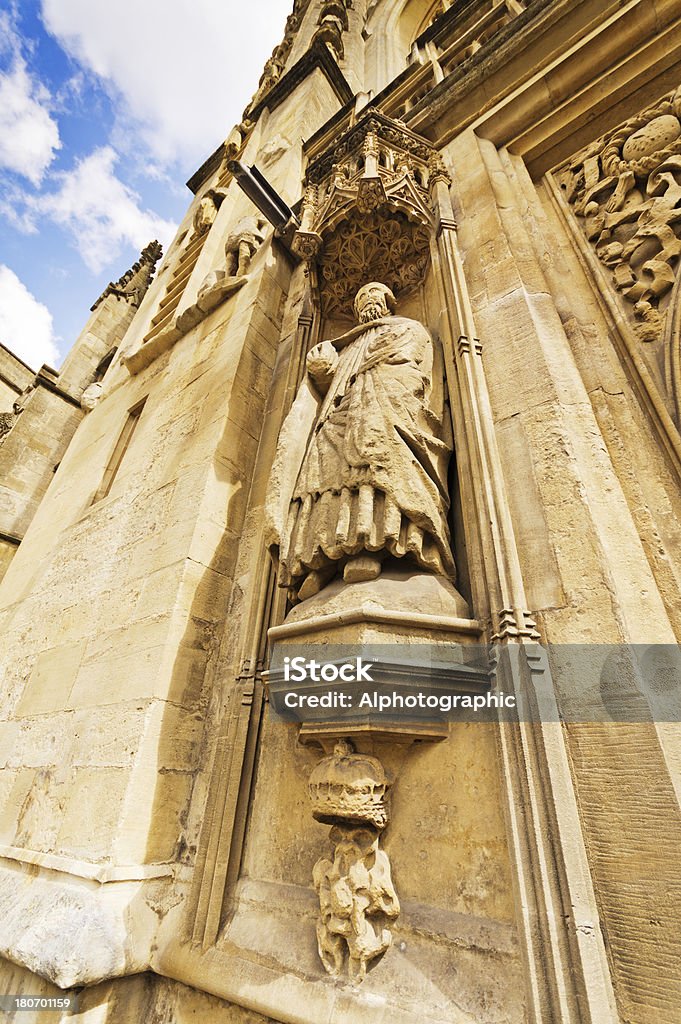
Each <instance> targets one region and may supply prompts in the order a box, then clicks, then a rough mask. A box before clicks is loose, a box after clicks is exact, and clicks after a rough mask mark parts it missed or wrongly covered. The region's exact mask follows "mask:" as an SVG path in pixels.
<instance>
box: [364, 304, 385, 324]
mask: <svg viewBox="0 0 681 1024" xmlns="http://www.w3.org/2000/svg"><path fill="white" fill-rule="evenodd" d="M387 314H388V309H387V307H386V306H384V305H382V304H381V303H380V302H369V303H367V305H366V306H364V308H363V309H362V311H361V312H360V314H359V322H360V323H361V324H366V323H369V322H370V321H371V320H380V319H381V317H382V316H387Z"/></svg>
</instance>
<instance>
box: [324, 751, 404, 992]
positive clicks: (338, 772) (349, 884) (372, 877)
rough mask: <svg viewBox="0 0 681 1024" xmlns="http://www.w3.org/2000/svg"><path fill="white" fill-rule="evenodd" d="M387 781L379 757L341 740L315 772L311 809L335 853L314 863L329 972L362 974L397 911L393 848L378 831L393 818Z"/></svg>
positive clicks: (383, 944)
mask: <svg viewBox="0 0 681 1024" xmlns="http://www.w3.org/2000/svg"><path fill="white" fill-rule="evenodd" d="M389 788H390V783H389V781H388V778H387V776H386V774H385V771H384V768H383V765H382V764H381V762H380V761H379V760H378V758H377V757H370V756H369V755H367V754H359V753H357V752H356V751H355V748H354V746H353V744H352V743H351V742H350V740H347V739H342V740H339V741H338V742H337V743H336V745H335V748H334V751H333V753H332V754H331V755H330V756H328V757H325V758H323V760H321V761H320V762H319V764H318V765H317V766H316V768H314V769H313V771H312V774H311V776H310V782H309V792H310V798H311V800H312V805H313V810H312V815H313V817H314V818H315V819H316V820H317V821H321V822H323V823H324V824H327V825H332V826H333V827H332V829H331V834H330V838H331V841H332V843H333V853H332V856H331V859H328V858H326V857H322V858H321V859H320V860H318V861H317V863H316V864H315V866H314V868H313V872H312V876H313V881H314V887H315V889H316V891H317V894H318V896H319V912H320V916H319V920H318V922H317V945H318V949H319V956H320V957H321V960H322V963H323V964H324V968H325V969H326V971H328V973H329V974H331V975H334V976H338V975H340V974H342V973H343V972H344V971H345V970H346V969H347V972H348V974H349V976H350V978H351V979H352V980H353V981H355V982H359V981H361V980H362V979H363V978H364V977H365V975H366V972H367V968H368V966H369V964H370V963H371V962H372V961H373V960H375V959H376V958H377V957H379V956H381V955H382V954H383V953H385V951H386V950H387V949H389V947H390V945H391V943H392V933H391V931H390V928H389V927H388V925H389V923H390V922H391V921H394V920H395V919H396V918H397V916H398V915H399V913H400V902H399V899H398V897H397V893H396V892H395V888H394V886H393V882H392V877H391V871H390V861H389V859H388V855H387V854H386V853H385V851H384V850H382V849H381V848H380V845H379V837H380V833H381V832H382V831H383V829H384V828H385V827H386V825H387V823H388V807H387V795H388V790H389Z"/></svg>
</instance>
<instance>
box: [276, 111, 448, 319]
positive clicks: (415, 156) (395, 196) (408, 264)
mask: <svg viewBox="0 0 681 1024" xmlns="http://www.w3.org/2000/svg"><path fill="white" fill-rule="evenodd" d="M442 174H445V175H446V172H445V171H444V169H443V168H442V167H441V166H440V165H439V164H438V160H437V153H436V152H435V150H433V149H432V147H431V146H429V145H428V143H426V142H425V140H423V139H421V138H419V136H417V135H415V134H414V133H413V132H410V131H409V129H407V128H406V126H405V125H403V124H402V123H401V122H399V121H394V120H392V119H391V118H388V117H385V116H384V115H382V114H379V113H378V112H376V111H373V110H369V111H368V112H367V113H365V114H364V115H363V117H362V118H360V120H359V121H358V122H357V124H355V125H353V126H352V127H351V128H349V129H348V130H347V131H346V132H344V133H343V134H342V135H341V136H340V138H339V139H335V140H334V141H333V145H332V146H331V145H330V146H329V148H328V151H325V152H323V153H322V154H321V155H320V156H318V157H317V158H316V159H315V160H313V162H312V163H311V164H310V167H309V169H308V174H307V179H306V180H307V187H306V191H305V197H304V200H303V205H302V211H301V227H300V230H299V231H298V232H297V233H296V235H295V237H294V239H293V244H292V248H293V250H294V251H295V252H297V253H298V255H299V256H301V257H302V258H304V259H306V260H308V261H310V262H312V263H316V266H317V270H318V272H319V273H318V280H319V288H320V295H321V301H322V308H323V311H324V313H325V314H326V315H327V316H330V317H334V318H346V317H347V318H350V317H351V316H352V298H353V297H354V294H355V292H356V291H357V287H358V286H359V284H361V283H362V282H363V281H366V280H372V279H373V280H379V281H382V282H383V283H384V284H386V285H388V286H389V287H390V288H391V290H392V291H393V292H394V293H395V295H397V296H399V295H400V294H404V293H406V292H408V291H411V290H412V289H413V288H415V287H417V286H418V285H419V284H421V282H422V281H423V278H424V276H425V272H426V268H427V265H428V252H429V245H430V241H429V239H430V235H431V233H432V227H433V212H432V209H431V205H430V195H429V187H430V183H431V180H432V179H433V177H434V175H442Z"/></svg>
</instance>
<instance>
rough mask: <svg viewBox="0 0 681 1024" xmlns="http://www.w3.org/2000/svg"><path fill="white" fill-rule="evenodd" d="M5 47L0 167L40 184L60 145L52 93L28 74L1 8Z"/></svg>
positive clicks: (0, 86)
mask: <svg viewBox="0 0 681 1024" xmlns="http://www.w3.org/2000/svg"><path fill="white" fill-rule="evenodd" d="M0 38H1V39H2V51H3V52H4V53H5V54H9V55H10V67H9V68H8V69H7V70H5V71H0V167H5V168H7V169H8V170H10V171H14V172H15V173H17V174H21V175H23V177H25V178H28V180H29V181H30V182H32V184H34V185H39V184H40V182H41V180H42V178H43V175H44V173H45V171H46V169H47V168H48V167H49V165H50V163H51V162H52V160H53V159H54V156H55V152H56V150H58V149H59V148H60V146H61V142H60V141H59V129H58V127H57V123H56V122H55V121H54V120H53V119H52V117H51V115H50V111H49V104H50V100H51V97H50V93H49V92H48V90H47V89H46V88H45V86H44V85H42V84H41V82H40V81H39V80H38V79H37V78H35V77H34V76H33V75H31V74H29V72H28V69H27V67H26V61H25V60H24V58H23V56H22V53H21V44H20V41H19V38H18V36H17V34H16V31H15V29H14V24H13V21H12V19H11V18H10V15H9V14H8V13H7V12H6V11H0Z"/></svg>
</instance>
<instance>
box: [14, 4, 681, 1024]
mask: <svg viewBox="0 0 681 1024" xmlns="http://www.w3.org/2000/svg"><path fill="white" fill-rule="evenodd" d="M254 84H255V83H254ZM680 85H681V0H631V2H630V3H627V4H621V3H619V2H616V0H528V2H524V0H503V2H492V0H465V2H463V3H456V4H448V3H446V2H443V0H438V2H436V3H432V2H430V0H399V2H393V0H371V2H369V0H353V2H352V3H349V2H345V0H343V2H340V0H339V2H330V0H307V2H305V0H302V2H298V0H296V3H295V5H294V9H293V11H292V14H291V17H290V18H289V20H288V22H287V26H286V34H285V38H284V40H283V41H282V44H281V45H280V46H279V47H277V48H276V49H275V51H274V53H273V55H272V58H271V59H270V60H269V61H268V64H267V67H266V68H265V71H264V73H263V76H262V78H261V79H260V83H259V85H258V87H257V90H256V92H255V95H254V98H253V100H252V101H251V103H250V104H249V106H248V108H247V109H246V111H244V115H243V120H242V122H241V123H240V124H239V125H238V126H237V127H236V128H234V129H232V130H230V131H229V132H228V134H227V137H226V141H225V142H224V143H223V144H222V145H221V146H220V147H219V148H218V149H217V150H216V152H215V153H214V154H212V155H211V156H210V157H209V158H208V159H207V160H206V162H205V163H204V164H203V166H202V167H201V168H200V169H199V170H198V171H197V172H196V174H195V175H194V176H193V177H192V179H191V181H190V182H189V185H190V188H191V191H192V193H193V195H194V198H193V200H192V202H191V204H190V206H189V209H188V211H187V214H186V217H185V219H184V221H183V223H182V224H181V225H180V227H179V229H178V234H177V237H176V239H175V241H174V242H173V244H172V245H171V247H170V249H169V251H168V253H167V254H166V255H165V257H164V259H163V262H162V263H161V264H160V266H159V270H158V273H157V274H156V276H155V278H154V280H153V281H152V280H151V270H150V269H149V263H150V260H152V259H153V258H154V257H157V255H158V254H157V253H156V250H155V249H154V250H153V251H152V247H150V250H149V251H148V252H147V251H146V250H145V253H147V255H146V257H145V254H143V256H142V259H141V261H140V265H139V266H138V267H137V268H133V269H132V271H131V272H129V274H127V275H124V277H123V278H121V280H120V281H119V282H117V283H116V284H112V285H110V286H109V288H108V289H107V290H106V292H105V294H104V295H103V296H102V298H101V300H100V301H99V302H98V304H96V305H95V307H94V309H93V313H92V317H91V318H90V321H89V322H88V325H87V326H86V328H85V331H84V332H83V334H82V335H81V337H80V338H79V339H78V341H77V343H76V345H75V347H74V349H73V351H72V353H71V354H70V355H69V357H68V358H67V361H66V363H65V365H64V367H63V368H62V370H61V372H60V373H59V374H58V375H57V374H56V373H55V372H54V371H51V370H50V369H49V368H45V367H43V369H42V370H40V371H39V372H38V374H37V375H30V378H31V379H30V380H29V379H28V378H27V379H26V380H23V378H22V377H21V374H20V373H19V371H17V373H14V370H12V372H7V373H5V370H3V369H2V367H3V366H4V362H2V363H0V370H2V373H3V374H4V375H5V376H6V377H7V378H8V380H10V384H9V388H10V390H13V391H15V392H16V393H17V394H20V396H21V397H22V399H25V401H24V405H23V410H22V411H20V412H18V413H15V412H13V415H14V417H15V420H13V422H12V424H11V429H10V430H9V431H8V432H6V433H5V435H4V437H3V438H2V440H0V488H2V491H1V493H2V495H3V497H2V502H3V504H2V505H1V506H0V515H2V516H3V517H4V518H3V519H0V531H4V532H2V533H0V540H2V538H3V537H9V536H10V535H12V538H13V539H12V538H10V539H9V540H8V541H7V544H8V545H11V548H12V555H13V557H12V558H11V564H9V563H10V559H9V558H8V559H7V563H8V567H7V569H6V573H5V576H4V579H3V582H2V586H0V631H1V633H2V636H3V643H2V645H1V646H0V672H1V673H2V679H3V683H4V694H5V697H4V701H3V707H2V721H1V722H0V767H1V768H2V772H1V773H0V920H2V922H3V924H2V928H1V929H0V956H2V958H3V960H2V971H1V972H0V978H1V981H0V991H1V992H2V993H25V994H40V995H54V994H55V993H58V992H61V991H62V990H68V991H73V990H74V989H75V990H81V989H82V991H81V992H80V1016H79V1018H77V1019H82V1020H83V1021H87V1022H88V1024H90V1022H94V1021H97V1022H102V1024H104V1022H107V1024H108V1022H111V1024H113V1022H116V1024H119V1022H121V1024H127V1022H128V1021H130V1022H131V1024H132V1022H133V1021H135V1022H137V1021H139V1020H141V1019H145V1020H150V1021H154V1022H155V1021H158V1022H159V1024H161V1022H163V1024H171V1022H174V1024H183V1022H184V1021H185V1020H186V1021H189V1020H200V1021H208V1020H210V1021H215V1022H222V1021H224V1022H230V1024H256V1022H257V1024H260V1022H265V1021H277V1022H282V1024H322V1022H328V1024H379V1022H381V1024H383V1022H385V1021H386V1020H388V1019H390V1020H391V1021H394V1022H395V1024H413V1022H416V1021H418V1022H419V1024H421V1022H428V1024H453V1022H456V1024H524V1022H528V1024H617V1022H622V1024H625V1022H626V1024H677V1022H678V1020H679V1017H680V1015H681V981H680V976H679V971H678V963H679V960H680V959H681V928H680V927H679V924H680V922H681V888H680V887H679V883H678V871H677V868H676V860H677V851H678V848H679V841H680V840H681V809H680V807H679V799H680V798H681V729H680V727H679V725H678V721H674V720H673V716H672V715H667V716H663V715H661V716H657V717H658V719H659V720H656V718H655V716H654V715H650V716H649V717H648V720H647V721H645V720H644V718H645V716H643V715H640V716H639V720H636V721H632V720H629V721H625V722H621V721H620V722H617V721H612V720H610V718H609V717H608V716H607V715H605V714H596V713H594V714H592V715H591V716H590V717H587V719H586V720H585V719H584V718H583V717H582V718H581V719H580V717H579V716H575V715H574V714H573V715H571V714H570V713H569V712H570V709H571V708H572V707H573V706H574V702H575V700H577V699H578V698H581V699H583V700H584V701H587V700H591V701H592V703H594V704H595V705H598V706H599V707H602V706H603V703H604V700H605V697H604V693H605V691H604V689H603V685H604V684H603V678H602V677H601V684H602V685H601V689H600V690H598V688H597V687H595V686H594V681H593V679H592V678H591V676H590V675H589V669H588V665H587V663H586V662H585V663H584V665H582V663H580V665H579V666H578V665H577V663H576V662H574V661H573V662H572V663H571V662H570V661H569V659H568V660H567V661H566V660H565V659H563V660H562V661H561V660H560V659H557V658H556V657H555V655H554V654H553V653H552V651H554V650H555V645H561V644H565V645H594V647H595V645H598V644H601V645H602V644H610V645H614V646H617V647H618V649H619V648H622V647H623V646H624V645H630V644H644V645H660V646H659V648H655V650H659V651H662V650H671V649H675V647H676V644H677V640H678V637H679V635H680V634H681V544H680V542H681V527H680V526H679V522H680V520H681V514H680V513H681V490H680V489H681V436H680V435H679V418H678V405H677V403H678V390H677V376H678V374H677V370H678V365H677V364H678V362H679V354H678V348H679V344H680V343H681V342H680V335H679V323H680V322H681V291H680V289H681V285H679V274H678V268H679V261H680V259H681V241H680V239H681V214H679V212H678V211H679V203H678V196H677V193H678V192H679V188H681V171H680V169H679V168H680V167H681V163H680V162H679V161H680V160H681V157H680V156H679V154H680V153H681V149H679V142H680V140H681V111H680V110H679V102H678V96H679V93H678V90H679V87H680ZM217 127H218V130H219V126H217ZM235 160H236V161H238V162H241V163H242V164H245V165H247V166H251V165H253V166H256V167H257V168H258V169H259V170H260V171H261V172H262V174H264V175H265V177H266V178H267V181H268V182H269V183H270V185H271V186H272V188H273V189H274V190H275V192H276V193H277V194H278V196H279V197H280V198H281V200H282V201H283V202H284V203H285V204H286V205H287V207H289V208H290V210H292V211H293V217H292V218H291V219H290V220H289V222H288V223H287V224H285V225H283V226H280V227H278V228H277V230H273V228H272V227H271V226H270V225H269V224H268V223H267V222H266V221H265V220H263V219H262V217H261V216H260V213H259V211H258V210H257V209H256V207H255V206H254V205H253V203H252V202H251V200H249V199H248V198H247V196H246V195H245V194H244V192H242V191H241V189H240V187H239V184H238V180H237V177H235V168H236V165H235V163H234V161H235ZM145 267H147V269H145ZM140 274H141V275H142V277H143V278H144V281H143V284H142V285H141V286H140V287H138V283H139V280H140ZM376 284H378V285H379V286H380V287H379V288H378V289H377V295H378V297H377V296H375V295H374V296H373V298H371V295H370V299H371V302H374V301H375V303H376V309H375V310H374V311H373V313H372V314H371V316H370V317H369V320H370V325H369V327H367V323H364V324H360V325H359V327H357V326H354V324H353V301H354V299H355V296H356V295H357V293H358V290H360V289H361V288H362V286H367V285H371V286H372V288H374V285H376ZM374 290H375V291H376V289H375V288H374ZM369 291H370V292H371V289H370V290H369ZM360 294H362V293H360ZM381 294H382V295H383V296H384V299H381V298H380V295H381ZM369 304H370V303H369ZM363 308H364V302H363V300H359V301H358V303H357V305H356V307H355V312H357V313H358V314H360V313H361V312H362V309H363ZM374 314H375V316H374ZM371 324H373V326H371ZM0 354H1V353H0ZM4 358H5V357H4V355H3V356H2V359H4ZM13 365H14V364H13ZM19 369H21V368H19ZM22 372H23V371H22ZM13 374H14V376H13ZM17 374H18V378H17ZM4 379H5V377H4V376H3V377H2V380H3V381H4ZM17 380H18V382H17ZM11 381H15V383H14V384H12V383H11ZM370 386H371V387H372V388H373V389H374V392H373V395H374V397H373V398H372V397H371V395H369V393H368V391H367V389H368V388H369V387H370ZM17 388H19V389H20V390H17ZM379 392H380V395H379V398H378V399H377V398H376V397H375V396H376V394H378V393H379ZM326 395H331V398H330V399H329V403H331V402H333V403H335V404H334V405H333V407H332V406H331V404H329V405H327V406H324V402H325V396H326ZM13 403H14V399H13V400H12V405H11V408H13ZM7 411H9V410H7ZM388 428H389V429H388ZM324 431H326V433H324ZM333 431H335V434H334V433H333ZM391 431H393V432H394V433H396V434H397V435H398V437H399V440H398V439H396V437H395V436H393V434H391ZM332 437H336V438H340V439H341V442H342V443H341V444H340V445H339V448H338V450H339V451H342V455H340V456H339V457H338V463H337V467H338V468H337V471H338V473H339V474H340V477H341V479H340V480H339V484H338V487H337V488H336V491H337V492H338V493H336V491H334V488H333V487H331V486H326V485H325V486H324V487H321V486H320V487H317V486H316V485H314V483H313V482H311V481H313V480H314V479H316V477H315V476H314V473H315V472H316V469H314V467H313V466H312V461H313V460H314V459H315V458H318V459H319V460H320V464H321V462H322V461H324V458H323V452H324V451H325V450H326V449H325V448H324V446H325V445H327V444H330V443H331V442H330V438H332ZM320 438H321V440H320ZM387 439H390V440H387ZM363 446H364V447H363ZM358 450H361V451H362V453H363V454H362V458H361V459H360V460H359V461H357V460H355V456H354V453H355V452H356V451H358ZM320 453H322V454H320ZM407 453H411V454H410V455H408V454H407ZM450 453H453V454H451V455H450ZM438 459H439V460H440V463H441V465H439V464H438V465H439V469H438V466H437V465H436V463H437V460H438ZM410 460H411V461H410ZM57 464H58V467H57V468H56V471H55V466H56V465H57ZM358 467H359V468H358ZM424 467H427V469H428V486H431V485H432V490H428V487H427V486H426V481H425V480H424V478H423V476H422V475H421V476H419V474H420V473H421V474H422V473H423V472H424ZM313 470H314V472H313ZM360 470H361V472H360ZM334 471H335V470H334ZM320 473H321V470H320ZM343 488H345V490H346V491H347V495H345V497H343ZM325 494H328V495H330V497H329V498H328V499H324V500H325V501H327V503H328V504H329V506H333V508H332V511H331V512H329V514H328V516H326V518H325V517H324V516H322V513H321V510H320V509H321V504H322V499H323V498H324V495H325ZM436 494H437V495H438V497H437V500H436V498H435V495H436ZM306 497H307V498H308V499H309V501H308V507H307V511H308V512H310V509H312V508H313V507H314V508H315V512H314V515H312V513H311V512H310V515H307V513H306V516H305V517H304V518H301V517H302V512H301V510H302V509H303V508H304V506H305V501H306ZM389 498H390V499H391V500H390V501H388V499H389ZM313 499H314V502H316V504H314V502H313ZM429 501H430V502H431V506H432V507H431V509H430V512H429V510H428V507H427V506H428V502H429ZM296 503H298V504H296ZM298 505H299V506H300V508H299V507H298ZM317 506H320V507H319V508H317ZM394 509H397V512H398V514H399V515H400V516H401V517H402V520H403V521H401V522H400V523H399V524H397V525H395V523H392V520H391V519H390V517H391V516H393V518H394ZM435 511H437V516H434V512H435ZM344 517H345V518H344ZM363 517H365V518H363ZM346 519H347V522H346ZM301 523H302V524H303V525H302V526H301V525H300V524H301ZM379 525H380V529H379ZM341 526H342V529H341ZM301 530H302V534H301V533H300V531H301ZM296 531H298V533H296ZM306 531H307V532H306ZM301 536H302V537H303V540H304V542H305V543H303V542H302V541H301V543H300V545H298V546H297V544H298V540H297V538H298V539H300V537H301ZM429 545H430V547H429ZM434 550H437V552H438V557H435V555H434V554H433V551H434ZM429 552H430V554H429ZM315 573H317V574H318V575H317V577H316V578H315V579H313V580H312V581H311V582H309V581H310V578H311V577H312V576H313V574H315ZM291 597H292V598H294V601H295V603H294V602H292V601H290V600H289V598H291ZM308 643H310V644H317V645H326V646H327V647H329V646H330V645H336V644H350V645H372V644H389V645H390V649H391V651H392V652H393V653H392V655H391V657H392V661H391V663H390V666H388V668H385V666H383V667H384V668H385V671H390V672H393V674H394V675H395V678H397V677H398V676H399V678H400V679H402V680H404V685H405V686H406V687H409V686H410V685H411V683H412V682H413V681H414V680H418V679H422V678H425V677H426V676H427V675H428V673H430V674H431V676H432V675H433V674H434V672H435V670H434V669H433V667H432V664H431V663H430V662H426V661H425V660H421V661H419V660H418V658H419V657H420V655H419V651H422V650H423V649H424V647H425V646H426V645H427V647H428V650H429V651H431V652H435V653H436V654H438V655H439V654H444V653H446V652H451V651H452V650H454V649H455V650H456V651H458V652H460V656H459V659H458V660H457V661H455V662H451V663H448V664H447V669H446V671H445V670H442V675H443V677H446V678H445V682H446V683H447V685H450V686H456V687H458V688H459V690H461V691H462V692H463V691H465V692H467V693H482V692H487V691H488V690H489V688H490V686H494V687H496V688H497V689H501V690H504V691H506V692H508V693H513V694H515V695H516V697H517V699H518V701H519V702H520V703H521V704H522V705H523V706H526V707H529V706H532V707H534V706H540V707H541V708H542V709H543V713H542V715H541V716H540V720H539V721H534V722H530V721H526V720H525V719H524V718H522V717H521V718H520V720H519V721H515V722H485V723H482V722H474V721H465V720H463V719H455V720H454V721H452V722H450V723H449V724H447V723H445V724H444V725H443V724H442V723H438V724H436V725H433V726H430V725H428V724H427V723H426V724H425V725H424V723H422V722H419V721H416V720H411V719H402V720H400V721H399V722H398V721H395V722H392V721H391V722H385V721H384V722H379V721H378V720H377V718H376V717H375V716H374V717H372V716H368V717H367V719H366V721H362V722H355V723H353V724H352V725H349V724H348V723H347V721H339V720H336V721H331V720H325V721H320V720H317V719H314V720H313V719H312V718H308V719H305V720H303V721H302V722H300V723H298V724H294V723H291V724H284V723H282V721H280V720H279V719H278V718H277V717H276V716H275V715H274V714H273V710H272V705H271V704H270V702H269V701H268V694H269V695H270V696H271V695H272V694H273V693H274V684H275V683H276V680H277V671H278V670H277V669H276V666H275V665H274V662H272V663H270V652H271V650H272V649H273V647H278V648H280V649H281V650H283V651H284V652H289V653H294V652H295V651H297V650H299V649H300V645H301V644H308ZM479 644H488V645H490V647H491V650H492V655H493V658H492V661H491V662H490V664H488V665H487V666H486V667H485V669H484V671H482V670H480V668H479V666H478V665H477V662H475V661H474V659H473V652H474V651H475V650H477V649H478V648H477V645H479ZM575 650H576V648H575ZM575 657H576V655H575ZM414 659H416V660H414ZM585 666H586V667H585ZM622 672H624V669H621V667H620V668H618V670H617V672H615V677H616V679H615V681H617V678H619V676H620V675H621V674H622ZM669 675H670V679H669V680H668V687H667V689H668V690H670V691H671V690H673V689H674V687H675V686H677V685H678V680H677V679H675V678H674V674H673V666H672V670H671V671H670V673H669ZM594 694H595V696H594ZM329 829H330V831H329ZM39 1019H42V1018H41V1017H40V1016H39V1014H33V1015H32V1014H30V1013H26V1014H23V1015H22V1021H23V1020H25V1021H26V1024H30V1022H31V1021H34V1020H35V1021H38V1020H39Z"/></svg>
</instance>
